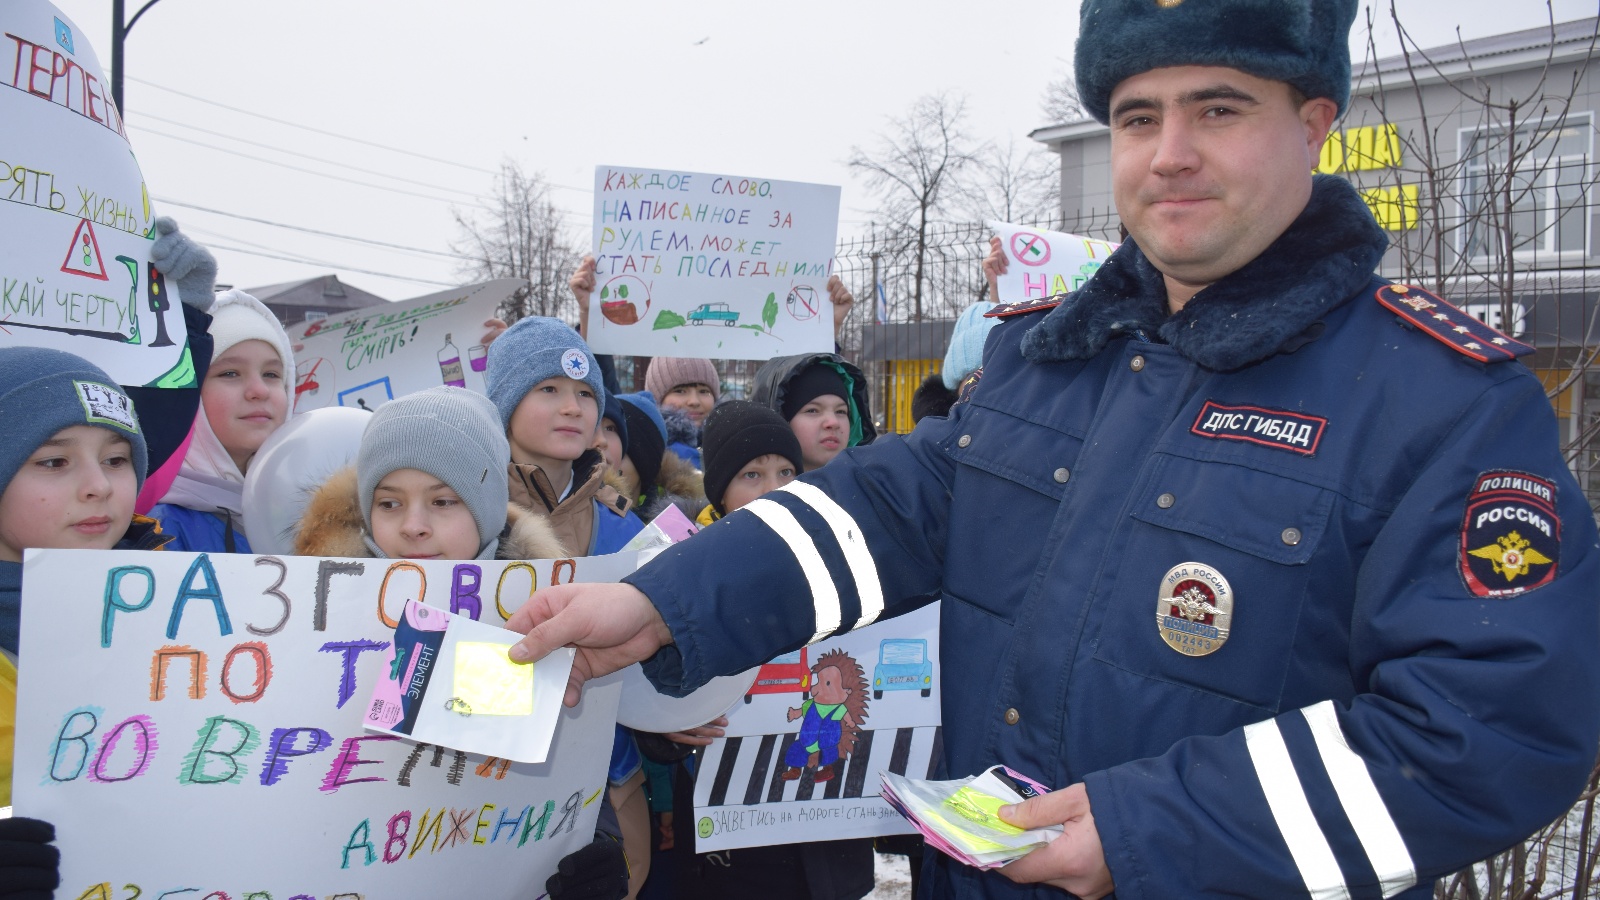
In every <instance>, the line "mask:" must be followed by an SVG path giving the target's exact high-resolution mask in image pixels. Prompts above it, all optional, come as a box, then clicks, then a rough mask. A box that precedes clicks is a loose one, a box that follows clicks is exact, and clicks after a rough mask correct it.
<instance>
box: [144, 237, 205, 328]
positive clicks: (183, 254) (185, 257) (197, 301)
mask: <svg viewBox="0 0 1600 900" xmlns="http://www.w3.org/2000/svg"><path fill="white" fill-rule="evenodd" d="M155 226H156V234H158V235H160V237H157V238H156V242H155V246H153V247H151V248H150V262H151V263H152V264H154V265H155V267H156V270H157V271H159V272H160V273H161V274H162V275H165V276H166V277H167V278H170V279H172V281H173V282H175V283H176V284H177V285H178V297H179V299H181V300H182V301H183V302H184V303H185V304H187V305H189V306H192V307H194V308H195V309H198V310H200V311H201V312H210V311H211V304H212V303H213V302H215V301H216V286H217V258H216V257H215V256H212V255H211V251H209V250H207V249H206V248H204V247H202V246H200V245H199V244H197V243H195V242H194V241H192V240H190V239H189V236H188V235H186V234H184V233H183V232H181V231H179V230H178V223H177V222H174V221H173V220H172V219H171V218H170V217H168V216H162V217H161V218H159V219H156V221H155Z"/></svg>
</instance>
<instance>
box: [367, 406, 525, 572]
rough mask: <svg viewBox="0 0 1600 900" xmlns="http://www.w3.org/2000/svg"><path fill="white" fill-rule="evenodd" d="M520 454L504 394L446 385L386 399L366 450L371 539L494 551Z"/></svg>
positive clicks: (487, 555) (390, 547) (476, 554)
mask: <svg viewBox="0 0 1600 900" xmlns="http://www.w3.org/2000/svg"><path fill="white" fill-rule="evenodd" d="M510 462H511V448H510V446H509V445H508V444H507V443H506V438H505V434H504V433H502V432H501V430H500V419H499V416H497V415H496V414H495V409H494V404H492V403H490V402H489V400H488V399H487V398H485V397H484V396H483V395H481V394H477V393H474V392H472V391H468V390H463V389H462V388H457V387H436V388H431V389H429V390H426V391H419V392H418V393H415V394H410V395H408V396H405V397H401V398H399V399H397V400H391V401H390V402H388V403H385V404H383V405H382V406H380V407H378V411H377V412H375V413H373V415H372V421H371V422H369V423H367V430H366V432H365V433H363V434H362V436H361V449H360V451H359V452H358V453H357V455H356V488H357V491H358V494H357V496H358V497H359V498H360V502H361V518H362V519H363V520H365V522H366V526H367V533H366V536H365V540H366V543H367V547H368V549H369V550H371V551H372V552H373V553H374V554H375V555H377V556H382V557H389V558H406V559H492V558H494V555H495V550H496V548H497V546H498V545H499V539H500V532H501V531H502V530H503V529H504V528H505V524H506V468H507V466H508V465H509V464H510Z"/></svg>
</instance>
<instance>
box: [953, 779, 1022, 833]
mask: <svg viewBox="0 0 1600 900" xmlns="http://www.w3.org/2000/svg"><path fill="white" fill-rule="evenodd" d="M944 802H945V805H946V806H948V807H950V808H951V809H953V810H955V811H956V812H957V813H959V814H960V815H961V817H962V818H964V819H968V820H971V821H973V822H977V823H978V824H979V825H982V826H984V827H986V828H993V829H994V830H996V831H999V832H1001V833H1004V834H1021V833H1022V829H1021V828H1018V827H1017V826H1015V825H1012V824H1011V823H1010V822H1007V821H1006V820H1005V819H1002V818H1000V807H1002V806H1005V805H1006V803H1007V802H1008V801H1005V800H1002V799H1000V798H999V797H996V796H994V795H992V794H985V793H983V792H982V791H975V790H973V789H972V788H970V787H964V788H962V789H961V790H959V791H956V792H955V793H954V794H951V795H950V798H949V799H948V800H946V801H944Z"/></svg>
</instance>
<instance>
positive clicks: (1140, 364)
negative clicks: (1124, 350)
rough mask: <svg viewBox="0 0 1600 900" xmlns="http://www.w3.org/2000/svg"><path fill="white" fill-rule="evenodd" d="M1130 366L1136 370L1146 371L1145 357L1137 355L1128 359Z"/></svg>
mask: <svg viewBox="0 0 1600 900" xmlns="http://www.w3.org/2000/svg"><path fill="white" fill-rule="evenodd" d="M1128 368H1130V369H1132V370H1134V371H1135V372H1143V371H1144V357H1142V356H1135V357H1134V358H1133V359H1130V360H1128Z"/></svg>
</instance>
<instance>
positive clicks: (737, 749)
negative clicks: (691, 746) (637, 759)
mask: <svg viewBox="0 0 1600 900" xmlns="http://www.w3.org/2000/svg"><path fill="white" fill-rule="evenodd" d="M942 731H943V729H942V728H940V727H939V726H928V727H918V728H892V729H882V730H879V731H863V732H861V734H860V736H859V737H858V738H857V742H856V747H855V751H854V752H853V753H851V754H850V757H849V759H848V760H846V761H845V762H844V765H843V767H842V769H843V771H842V774H841V775H840V776H839V777H836V778H833V779H831V780H828V781H824V782H823V783H821V784H818V783H817V782H816V781H815V780H814V779H813V778H812V773H811V772H810V771H806V772H803V773H802V774H801V776H800V777H799V778H798V779H796V780H793V781H786V780H784V778H783V777H782V776H783V771H784V769H785V766H784V763H783V748H784V747H787V746H788V745H789V744H790V743H791V742H793V741H794V739H795V737H796V732H790V733H788V734H763V735H749V736H746V737H731V738H725V739H723V740H720V741H717V742H715V743H713V744H712V745H711V746H709V747H707V748H706V749H705V751H704V754H703V755H702V757H701V759H700V762H699V764H698V772H699V775H698V777H697V778H696V780H695V794H694V802H695V816H696V818H697V820H698V821H699V822H700V823H701V828H700V833H699V840H698V841H697V843H696V849H697V850H699V851H700V852H706V851H710V850H722V849H729V848H737V847H751V846H761V845H765V844H775V843H793V842H797V841H807V840H826V839H830V838H839V837H871V836H876V835H881V834H909V833H911V832H912V831H913V829H912V828H911V826H910V823H908V822H906V821H905V819H903V818H902V817H901V816H900V815H899V814H898V813H896V812H895V811H894V809H893V807H891V806H889V804H888V803H887V802H886V801H884V800H883V799H882V798H881V797H879V792H880V791H881V789H882V783H883V782H882V775H881V773H882V772H885V771H888V772H894V773H896V774H899V775H909V776H910V777H912V778H932V777H935V773H936V772H937V771H938V769H939V768H940V766H941V764H942V761H943V755H944V754H943V733H942ZM841 820H842V821H843V824H842V825H841ZM811 822H815V823H817V824H818V825H823V826H824V828H823V829H822V830H821V831H819V833H817V834H816V836H808V835H807V834H806V830H807V827H806V826H807V823H811ZM841 828H844V829H846V830H843V831H841Z"/></svg>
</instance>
